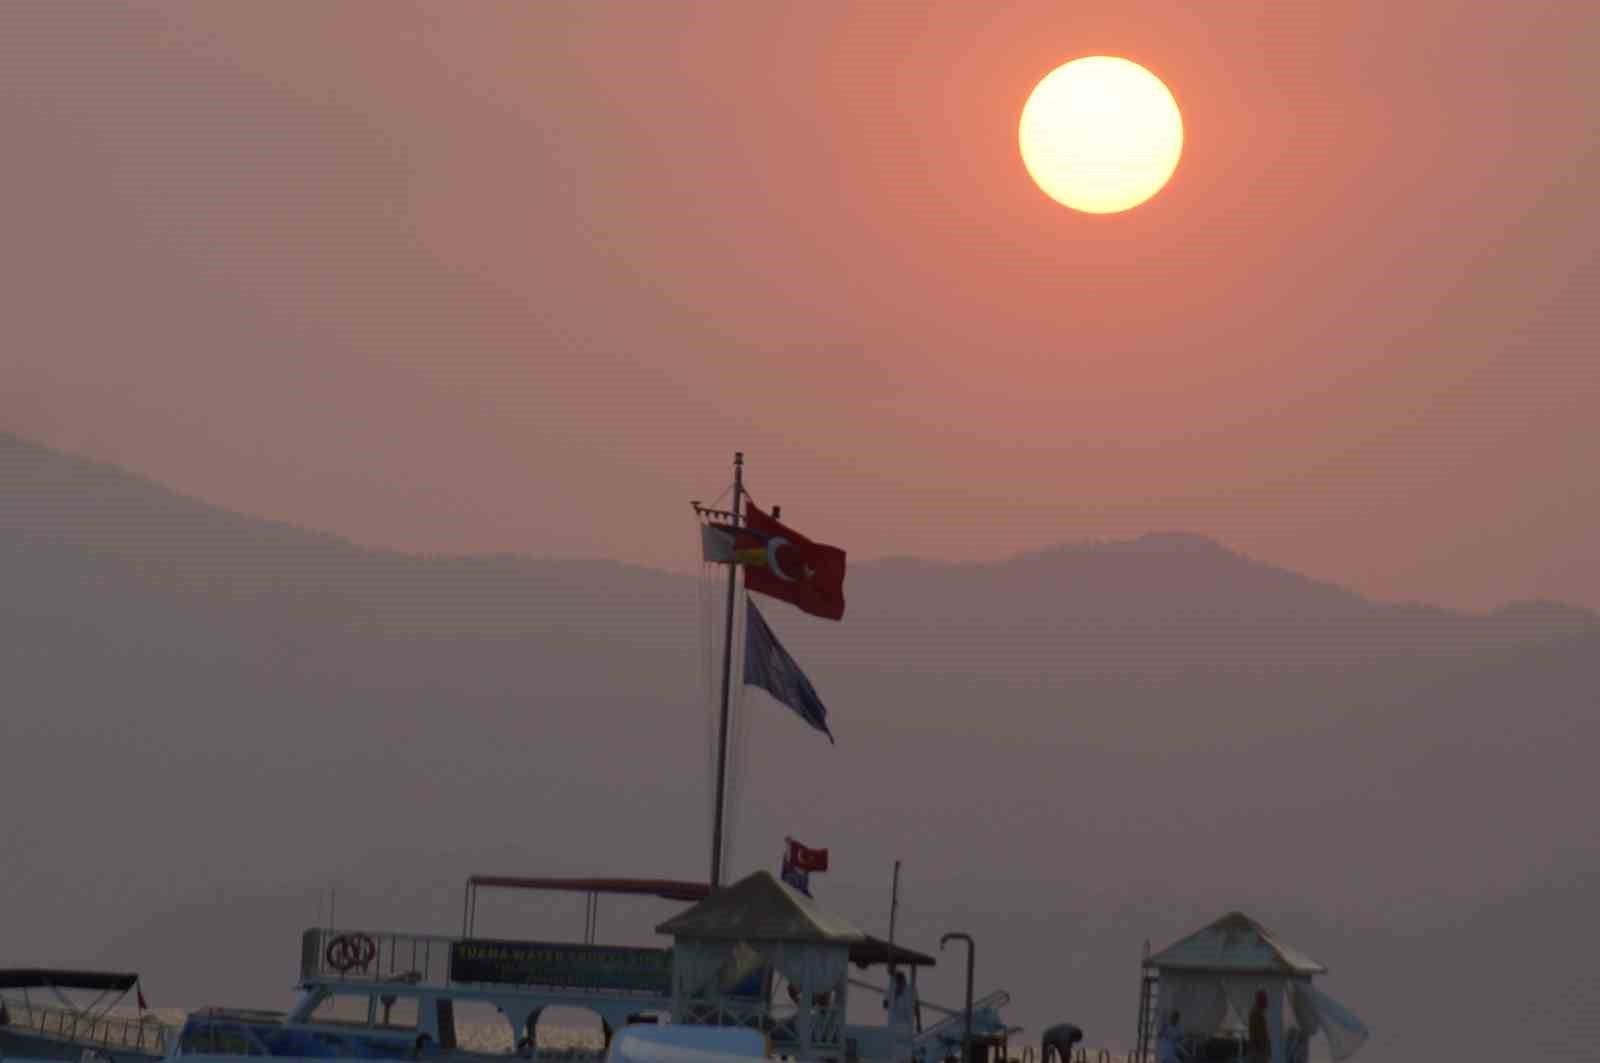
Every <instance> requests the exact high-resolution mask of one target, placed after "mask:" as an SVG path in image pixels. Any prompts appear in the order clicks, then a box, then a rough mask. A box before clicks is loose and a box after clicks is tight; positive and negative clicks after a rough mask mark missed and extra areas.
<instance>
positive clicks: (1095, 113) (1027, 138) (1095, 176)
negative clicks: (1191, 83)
mask: <svg viewBox="0 0 1600 1063" xmlns="http://www.w3.org/2000/svg"><path fill="white" fill-rule="evenodd" d="M1017 139H1018V140H1019V141H1020V143H1021V147H1022V164H1023V165H1024V166H1026V167H1027V168H1028V174H1029V176H1031V177H1032V178H1033V180H1034V182H1035V183H1036V184H1038V186H1039V187H1040V188H1041V189H1043V190H1044V193H1045V194H1046V195H1048V196H1049V197H1050V198H1051V199H1053V200H1055V201H1056V202H1058V203H1063V204H1065V205H1066V206H1069V207H1071V208H1073V209H1074V210H1081V211H1086V212H1088V213H1090V214H1114V213H1116V212H1117V211H1120V210H1127V209H1128V208H1130V207H1136V206H1138V205H1139V204H1140V203H1143V202H1144V201H1145V200H1147V199H1149V198H1150V197H1151V196H1153V195H1155V194H1156V193H1157V192H1159V191H1161V187H1162V186H1163V185H1165V184H1166V183H1167V180H1168V179H1169V178H1170V177H1171V176H1172V173H1173V171H1174V170H1176V169H1177V168H1178V156H1179V155H1181V154H1182V153H1183V116H1182V115H1180V114H1179V113H1178V103H1177V101H1176V100H1174V99H1173V98H1172V93H1171V91H1170V90H1168V88H1167V86H1166V85H1164V84H1162V83H1161V79H1160V78H1158V77H1156V76H1155V75H1154V74H1152V73H1150V71H1148V70H1146V69H1145V68H1144V67H1142V66H1140V65H1139V64H1138V63H1134V62H1131V61H1129V60H1127V59H1119V58H1117V57H1115V56H1110V55H1091V56H1087V57H1085V58H1083V59H1074V60H1073V61H1072V62H1070V63H1067V64H1066V65H1064V66H1059V67H1057V68H1056V69H1054V70H1052V71H1051V72H1050V73H1049V74H1046V75H1045V77H1044V80H1042V81H1040V82H1039V84H1038V85H1036V86H1034V90H1033V93H1032V94H1031V95H1030V96H1029V97H1028V102H1027V103H1026V104H1024V105H1023V107H1022V120H1021V121H1020V122H1019V123H1018V125H1017Z"/></svg>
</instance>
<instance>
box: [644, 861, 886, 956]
mask: <svg viewBox="0 0 1600 1063" xmlns="http://www.w3.org/2000/svg"><path fill="white" fill-rule="evenodd" d="M656 933H658V934H670V935H672V936H673V937H674V938H677V939H679V940H700V941H810V942H829V943H838V944H846V945H848V944H855V943H857V942H863V941H865V940H866V939H867V935H865V934H863V933H862V932H861V931H860V930H857V929H856V928H855V927H854V926H852V925H851V924H850V923H849V922H847V921H846V920H844V919H842V918H841V917H839V916H837V915H833V914H831V913H829V912H825V911H823V910H822V909H821V908H819V907H817V903H816V902H815V901H813V900H812V899H811V898H810V897H807V896H806V895H805V894H803V893H801V892H800V891H799V890H797V889H795V888H793V887H792V886H790V885H789V884H788V883H786V882H779V881H778V880H777V879H776V878H774V877H773V875H772V873H771V872H768V871H757V872H756V873H755V874H753V875H748V876H746V877H745V878H742V879H740V880H739V881H738V882H735V883H734V884H733V885H731V886H726V887H724V888H723V889H721V890H718V891H717V892H716V893H713V894H712V895H711V896H709V897H707V898H706V899H705V900H703V901H701V902H700V903H699V904H697V905H695V906H694V907H692V908H690V909H688V910H687V911H684V912H680V913H679V914H678V915H675V916H673V917H672V918H671V919H668V920H667V921H666V922H665V923H662V924H661V925H660V926H658V927H656Z"/></svg>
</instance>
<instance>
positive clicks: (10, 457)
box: [0, 432, 1600, 633]
mask: <svg viewBox="0 0 1600 1063" xmlns="http://www.w3.org/2000/svg"><path fill="white" fill-rule="evenodd" d="M0 476H3V477H4V480H5V481H6V483H7V485H8V489H7V493H6V497H5V498H3V499H0V512H3V513H4V514H5V526H6V527H7V528H8V529H10V530H12V531H14V532H15V531H19V530H28V529H31V530H36V531H41V532H42V531H48V532H49V534H50V535H51V536H52V537H55V538H58V539H61V540H72V541H80V542H85V543H92V544H93V545H94V546H95V548H96V550H97V552H98V553H103V554H105V555H109V556H125V557H143V558H170V559H177V558H180V557H181V558H182V559H183V560H184V561H185V563H187V564H203V563H205V562H206V561H207V560H217V559H216V558H214V557H212V558H208V557H207V552H208V550H211V549H224V548H227V547H230V546H231V547H241V548H242V547H243V545H244V544H245V543H254V544H258V545H261V546H267V545H270V546H272V547H273V548H275V549H308V550H309V549H320V550H322V551H324V552H329V553H342V554H345V555H346V557H347V558H348V557H349V556H350V555H362V556H363V557H364V558H366V559H368V560H375V559H378V558H385V559H388V560H398V559H402V558H406V559H411V560H413V561H420V562H437V561H444V560H446V559H448V560H452V561H455V562H469V561H470V562H471V563H474V564H480V565H485V566H494V567H505V566H511V567H514V568H515V567H537V568H540V569H544V570H551V569H554V568H559V567H561V566H571V567H575V568H577V569H580V570H584V571H585V572H586V574H587V575H589V576H593V574H594V573H595V572H596V571H598V570H601V569H604V568H607V567H609V566H612V565H618V566H620V567H623V568H627V569H633V570H637V571H643V570H642V569H640V568H639V566H634V565H629V564H627V563H625V562H613V561H608V560H599V559H595V560H583V561H578V560H559V561H550V560H535V559H533V558H531V557H527V556H524V555H512V554H500V555H451V554H404V553H400V552H398V551H395V550H393V549H391V548H388V547H373V546H366V545H362V544H359V543H356V542H353V541H352V540H349V539H346V538H343V537H340V536H337V535H334V534H331V533H327V532H322V531H317V530H314V529H307V528H304V527H302V526H298V525H294V524H290V523H287V522H283V521H277V520H272V519H270V518H262V517H255V516H250V515H246V514H241V513H237V512H234V511H232V510H228V509H225V508H223V507H220V506H217V505H214V504H212V503H209V502H206V501H204V500H203V499H198V498H195V497H193V496H190V495H185V494H182V493H181V492H178V491H174V490H172V489H171V488H168V487H166V486H164V485H162V484H160V483H158V482H156V481H154V480H151V479H148V478H146V477H144V476H141V475H138V474H137V473H133V472H129V471H127V470H124V469H122V468H120V467H119V466H116V465H112V464H109V463H105V462H100V461H95V460H93V459H88V458H82V457H77V456H72V455H68V454H64V453H62V452H59V451H55V450H51V449H49V448H47V447H44V446H41V445H39V444H36V443H33V442H30V441H28V440H26V439H23V438H21V437H19V436H16V435H14V434H10V433H5V432H0ZM854 571H855V573H856V574H858V575H859V574H861V573H862V572H870V573H874V574H876V573H884V574H887V576H888V578H896V577H900V576H901V575H902V574H904V576H905V578H907V579H909V580H917V579H919V578H921V577H920V576H919V574H928V573H938V574H939V576H940V578H953V579H955V580H957V581H961V582H968V581H972V580H980V579H985V578H997V579H999V580H1001V581H1002V582H1003V583H1004V584H1005V586H1006V590H1007V591H1008V592H1012V593H1019V594H1021V595H1022V599H1021V600H1023V601H1025V600H1027V598H1029V597H1037V596H1038V595H1040V594H1045V593H1049V594H1059V593H1063V592H1071V591H1074V590H1077V591H1081V592H1087V593H1091V594H1098V593H1101V592H1105V591H1108V590H1111V589H1114V590H1115V591H1117V592H1120V594H1121V595H1123V596H1125V600H1126V601H1128V602H1129V603H1132V604H1139V605H1148V604H1149V602H1150V599H1151V598H1155V597H1159V598H1161V599H1163V600H1167V601H1180V600H1181V601H1189V602H1194V601H1198V600H1204V599H1207V598H1217V599H1226V600H1227V601H1229V602H1230V603H1232V604H1233V605H1234V606H1235V607H1238V606H1242V605H1252V604H1253V605H1256V606H1268V607H1273V611H1276V609H1277V608H1284V607H1291V606H1292V607H1294V608H1296V609H1299V610H1306V611H1316V612H1323V613H1340V612H1349V613H1362V612H1365V611H1367V610H1369V609H1370V608H1372V607H1373V606H1374V604H1375V603H1372V602H1370V601H1369V600H1367V599H1365V598H1363V597H1361V596H1360V595H1357V594H1355V593H1354V592H1352V591H1348V590H1346V589H1344V588H1341V587H1338V586H1337V585H1335V584H1331V583H1327V582H1324V581H1319V580H1315V579H1312V578H1310V577H1307V576H1304V575H1301V574H1299V573H1295V572H1292V571H1290V570H1288V569H1284V568H1280V567H1277V566H1273V565H1269V564H1266V563H1264V562H1260V561H1256V560H1253V559H1250V558H1247V557H1245V556H1244V555H1242V554H1239V553H1237V552H1236V551H1233V550H1231V549H1229V548H1227V547H1226V546H1224V545H1223V544H1221V543H1219V542H1217V541H1216V540H1215V539H1212V538H1210V537H1207V536H1204V535H1199V534H1195V533H1192V532H1184V531H1162V532H1149V533H1146V534H1144V535H1141V536H1139V537H1138V538H1135V539H1130V540H1101V541H1085V542H1077V543H1063V544H1059V545H1056V546H1052V547H1047V548H1043V549H1038V550H1031V551H1027V552H1024V553H1021V554H1017V555H1015V556H1012V557H1010V558H1006V559H1001V560H995V561H980V562H941V561H931V560H925V559H918V558H904V557H892V558H886V559H883V560H879V561H871V562H858V563H856V565H855V566H854ZM1028 592H1031V594H1030V593H1028ZM1019 604H1020V603H1019ZM1060 604H1061V605H1062V606H1063V607H1064V608H1066V609H1069V610H1070V609H1071V608H1072V603H1071V601H1070V600H1068V601H1063V602H1061V603H1060ZM1422 608H1427V607H1422ZM1440 611H1441V612H1450V610H1440ZM1495 614H1500V615H1504V616H1506V617H1508V618H1513V619H1514V621H1515V623H1516V625H1517V626H1518V627H1519V628H1523V629H1527V630H1528V632H1529V633H1532V632H1533V631H1537V630H1548V631H1550V632H1551V633H1557V632H1565V633H1571V632H1575V631H1581V630H1585V629H1587V628H1589V627H1590V626H1593V625H1597V624H1600V614H1596V613H1594V612H1592V611H1590V610H1586V609H1583V608H1582V607H1579V606H1575V605H1564V604H1559V603H1552V602H1542V601H1541V602H1513V603H1509V604H1507V605H1505V606H1502V607H1500V609H1498V610H1496V611H1495ZM1495 614H1491V615H1495Z"/></svg>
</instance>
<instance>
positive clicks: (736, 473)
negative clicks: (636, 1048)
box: [711, 450, 744, 890]
mask: <svg viewBox="0 0 1600 1063" xmlns="http://www.w3.org/2000/svg"><path fill="white" fill-rule="evenodd" d="M743 495H744V451H742V450H741V451H735V452H734V455H733V505H732V507H731V508H732V510H733V523H734V525H735V526H736V527H737V526H738V524H739V522H740V520H741V517H740V509H739V507H740V504H741V503H742V502H743ZM738 590H739V566H738V565H734V564H730V565H729V566H728V606H727V609H726V610H725V611H724V613H723V638H722V713H721V716H720V717H719V718H718V721H717V797H716V801H717V804H716V809H715V812H714V814H713V816H712V821H711V888H712V889H713V890H715V889H718V888H720V887H721V886H722V813H723V808H722V805H723V800H724V796H725V795H726V793H727V784H728V702H729V694H730V692H731V691H732V689H733V605H734V600H735V598H736V597H737V595H738Z"/></svg>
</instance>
